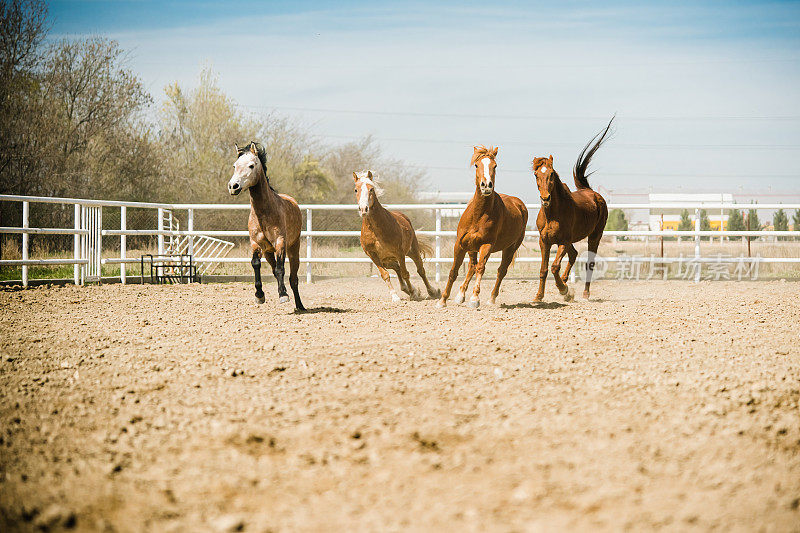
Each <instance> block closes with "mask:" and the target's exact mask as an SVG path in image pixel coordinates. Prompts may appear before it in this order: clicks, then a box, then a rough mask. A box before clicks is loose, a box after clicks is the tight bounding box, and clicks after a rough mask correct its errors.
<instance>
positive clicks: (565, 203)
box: [544, 174, 575, 219]
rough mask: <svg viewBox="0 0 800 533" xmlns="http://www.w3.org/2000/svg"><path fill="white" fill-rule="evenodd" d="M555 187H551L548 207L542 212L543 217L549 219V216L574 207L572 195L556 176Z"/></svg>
mask: <svg viewBox="0 0 800 533" xmlns="http://www.w3.org/2000/svg"><path fill="white" fill-rule="evenodd" d="M556 180H557V181H556V185H555V187H553V192H552V194H551V195H550V197H551V198H550V207H548V208H546V209H545V210H544V214H545V217H547V218H548V219H551V215H555V214H556V213H560V214H563V213H565V212H566V211H567V210H568V209H570V208H571V207H572V206H574V205H575V201H574V200H573V199H572V194H570V192H569V190H568V189H567V187H566V186H565V185H564V182H563V181H561V177H559V176H558V175H557V174H556Z"/></svg>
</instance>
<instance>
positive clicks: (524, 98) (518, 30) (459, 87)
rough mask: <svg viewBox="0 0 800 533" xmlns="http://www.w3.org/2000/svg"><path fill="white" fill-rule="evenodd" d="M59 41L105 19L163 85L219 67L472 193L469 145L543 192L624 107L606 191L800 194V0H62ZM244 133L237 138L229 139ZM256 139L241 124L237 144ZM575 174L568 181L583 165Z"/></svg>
mask: <svg viewBox="0 0 800 533" xmlns="http://www.w3.org/2000/svg"><path fill="white" fill-rule="evenodd" d="M49 9H50V14H51V16H52V18H53V21H54V24H53V29H52V31H51V38H53V39H57V38H61V37H77V36H85V35H102V36H105V37H109V38H113V39H116V40H118V41H119V42H120V44H121V46H122V47H123V48H124V49H125V50H127V51H128V52H129V53H130V56H129V67H130V68H131V69H132V70H134V71H135V72H136V73H138V74H139V75H140V76H141V79H142V80H143V82H144V84H145V86H146V87H147V89H148V90H149V91H150V92H151V94H152V95H153V97H154V98H155V100H156V104H155V108H156V109H157V107H158V105H159V104H158V103H159V102H160V101H162V100H163V89H164V87H165V86H166V85H167V84H169V83H172V82H176V81H177V82H178V83H180V84H181V85H182V86H184V87H192V86H195V85H196V84H197V82H198V77H199V73H200V71H201V69H202V68H203V67H204V66H211V67H212V68H213V69H214V71H215V72H216V73H217V74H218V76H219V84H220V86H221V87H222V89H223V90H224V91H225V92H226V93H227V94H228V95H229V96H231V97H232V98H233V99H234V100H236V101H237V102H238V103H239V104H240V105H241V106H242V108H243V109H244V110H246V111H247V112H250V113H254V114H264V113H268V112H277V113H282V114H286V115H290V116H292V117H296V118H297V119H298V120H301V121H303V122H304V123H306V124H308V125H309V126H310V127H311V128H312V129H313V131H314V132H315V133H316V134H317V135H319V138H320V140H322V141H324V142H325V143H328V144H338V143H344V142H348V141H352V140H357V139H359V138H362V137H364V136H366V135H372V136H374V138H375V139H376V140H377V141H378V142H379V143H380V145H381V147H382V148H383V150H384V152H385V153H386V154H387V155H388V156H391V157H395V158H398V159H402V160H404V161H406V162H407V163H408V164H410V165H414V166H417V167H420V168H422V169H425V170H426V171H427V183H426V185H425V188H426V189H427V190H434V191H435V190H439V191H469V190H472V188H473V187H474V172H473V170H472V169H471V167H469V158H470V156H471V154H472V146H473V145H475V144H485V145H496V146H499V147H500V150H499V154H498V170H497V178H496V186H497V189H498V191H499V192H507V193H509V194H516V195H520V196H522V197H524V198H525V199H526V200H530V201H532V200H534V199H535V198H536V195H537V192H536V188H535V183H534V179H533V177H532V174H531V172H530V171H529V165H530V161H531V160H532V159H533V157H535V156H547V155H550V154H552V155H553V156H554V158H555V167H556V170H557V171H558V172H559V173H560V174H561V176H562V178H565V179H567V178H570V174H571V168H572V165H573V164H574V162H575V159H576V157H577V154H578V153H579V152H580V150H581V148H582V147H583V145H584V144H585V143H586V142H587V141H588V140H589V139H590V138H591V137H592V136H593V135H594V134H595V133H597V132H598V131H599V130H600V129H602V128H603V127H604V126H605V124H606V123H607V122H608V120H609V119H610V117H611V116H613V115H614V114H616V116H617V118H616V121H615V123H616V126H615V132H614V136H613V138H612V139H611V140H610V141H609V142H608V143H607V145H606V146H604V147H603V148H602V150H601V151H600V152H598V154H597V155H596V156H595V164H594V165H593V168H594V170H596V173H595V174H594V175H593V176H592V177H591V178H590V181H591V183H592V184H593V185H595V186H596V187H598V186H602V187H603V188H605V189H608V190H614V191H621V190H626V191H628V190H631V191H632V190H637V191H643V190H652V191H655V192H694V191H698V192H699V191H702V192H734V193H736V192H739V191H764V192H797V193H798V194H800V2H736V1H727V2H683V1H674V2H650V3H647V2H637V1H622V2H615V1H610V2H590V1H586V2H584V1H580V2H579V1H565V2H552V3H546V2H492V3H489V2H485V3H470V2H463V1H461V2H450V1H445V2H415V1H410V2H386V3H383V2H374V1H355V0H350V1H344V2H336V3H330V4H328V3H325V2H315V1H306V2H303V1H299V2H280V3H279V2H257V1H250V2H188V1H181V2H157V1H150V0H136V1H134V0H115V1H106V0H77V1H52V2H49ZM234 141H237V140H236V139H232V140H231V143H233V142H234ZM238 141H241V140H238ZM568 182H569V183H570V184H571V179H568Z"/></svg>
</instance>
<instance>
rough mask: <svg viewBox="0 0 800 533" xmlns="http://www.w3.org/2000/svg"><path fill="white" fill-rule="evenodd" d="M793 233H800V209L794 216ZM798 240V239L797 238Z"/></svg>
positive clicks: (796, 210)
mask: <svg viewBox="0 0 800 533" xmlns="http://www.w3.org/2000/svg"><path fill="white" fill-rule="evenodd" d="M792 231H800V209H795V211H794V215H793V216H792ZM795 239H797V237H795Z"/></svg>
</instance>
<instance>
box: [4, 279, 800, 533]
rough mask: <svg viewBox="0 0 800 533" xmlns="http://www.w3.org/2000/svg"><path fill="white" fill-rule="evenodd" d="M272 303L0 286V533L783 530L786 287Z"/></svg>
mask: <svg viewBox="0 0 800 533" xmlns="http://www.w3.org/2000/svg"><path fill="white" fill-rule="evenodd" d="M416 283H417V284H418V285H419V282H418V280H417V281H416ZM487 285H488V284H487V283H486V282H485V283H484V290H483V297H484V302H485V300H486V298H487V297H488V293H489V290H490V289H489V287H487ZM265 290H266V291H267V295H268V297H269V299H268V300H267V303H266V304H265V305H263V306H257V305H256V304H255V301H254V298H253V288H252V286H251V285H249V284H224V285H223V284H215V285H188V286H169V287H166V286H140V285H128V286H122V285H105V286H101V287H97V286H91V287H85V288H78V287H64V288H40V289H34V290H26V291H11V290H5V291H3V292H0V354H2V361H0V427H1V428H2V433H1V434H0V530H12V531H13V530H35V529H48V528H49V529H55V530H59V529H63V528H76V529H78V530H100V531H207V530H208V531H218V530H219V531H235V530H244V531H297V530H305V531H309V530H343V529H351V530H371V531H398V530H440V529H443V530H458V531H462V530H467V531H469V530H472V531H484V530H490V531H491V530H493V531H550V530H563V529H580V530H588V529H591V530H597V529H600V530H619V529H633V530H642V529H645V530H647V529H660V528H666V529H670V530H674V529H677V530H711V529H716V530H720V531H731V530H733V531H736V530H741V531H761V530H763V531H800V411H799V410H798V401H800V346H799V345H800V343H799V342H798V339H799V338H800V326H799V325H798V317H799V316H800V299H799V298H798V294H800V284H797V283H792V282H778V281H775V282H701V283H699V284H693V283H686V282H678V281H670V282H655V281H648V282H640V283H636V282H627V283H625V282H614V281H601V282H599V283H596V284H595V290H594V292H593V298H594V300H592V301H589V302H585V301H576V302H572V303H569V304H564V303H563V302H562V301H561V299H560V297H559V296H558V294H557V293H556V292H555V289H554V286H553V283H552V280H551V281H550V283H549V287H548V293H547V296H546V300H547V301H546V302H545V303H544V304H539V305H533V304H531V303H530V301H531V298H532V296H533V294H534V291H535V284H534V283H533V282H523V281H509V282H507V283H506V284H505V286H504V290H503V292H502V293H501V296H500V298H499V300H500V302H502V303H501V305H499V306H497V307H490V306H488V305H486V304H484V307H482V308H481V309H479V310H477V311H476V310H473V309H469V308H467V307H464V306H457V305H455V304H454V303H452V300H451V303H450V306H449V307H448V308H447V309H444V310H442V309H437V308H436V307H435V302H434V301H430V300H428V301H422V302H408V301H403V302H401V303H399V304H392V303H391V302H390V300H389V297H388V294H387V291H386V289H385V286H384V285H383V283H382V282H381V281H380V280H379V279H368V278H363V279H350V280H331V281H321V282H318V283H315V284H313V285H311V286H305V285H301V293H302V295H303V296H304V300H305V304H306V306H307V307H309V308H315V309H314V312H311V313H308V314H303V315H297V314H294V313H293V310H292V308H291V307H290V306H286V305H283V306H280V305H279V304H278V303H277V294H276V291H275V285H274V284H271V285H269V286H267V287H266V288H265Z"/></svg>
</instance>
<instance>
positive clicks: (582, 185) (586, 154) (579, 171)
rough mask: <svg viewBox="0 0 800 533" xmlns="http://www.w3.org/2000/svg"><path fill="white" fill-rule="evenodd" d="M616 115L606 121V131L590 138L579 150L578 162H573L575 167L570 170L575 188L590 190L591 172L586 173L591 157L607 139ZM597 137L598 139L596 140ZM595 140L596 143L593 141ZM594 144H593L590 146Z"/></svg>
mask: <svg viewBox="0 0 800 533" xmlns="http://www.w3.org/2000/svg"><path fill="white" fill-rule="evenodd" d="M615 118H616V115H614V116H613V117H611V120H609V121H608V126H606V129H604V130H603V131H601V132H600V133H598V134H597V135H595V136H594V137H592V138H591V139H590V140H589V142H588V143H586V146H584V147H583V150H581V153H580V155H578V160H577V161H576V162H575V167H574V168H573V169H572V177H573V178H574V179H575V187H577V188H578V189H591V188H592V187H591V186H590V185H589V179H588V178H589V176H591V175H592V173H591V172H589V173H587V172H586V171H587V170H588V169H589V163H591V161H592V156H593V155H594V153H595V152H596V151H597V149H598V148H600V145H602V144H603V142H604V141H605V140H606V139H608V132H609V131H610V130H611V123H612V122H614V119H615ZM598 137H599V139H598ZM595 139H596V141H595ZM592 143H594V144H592Z"/></svg>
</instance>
